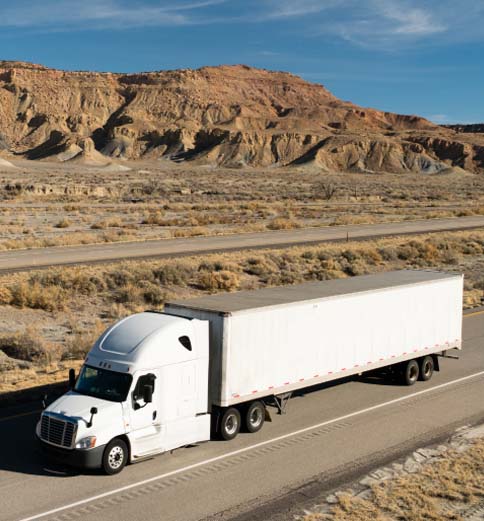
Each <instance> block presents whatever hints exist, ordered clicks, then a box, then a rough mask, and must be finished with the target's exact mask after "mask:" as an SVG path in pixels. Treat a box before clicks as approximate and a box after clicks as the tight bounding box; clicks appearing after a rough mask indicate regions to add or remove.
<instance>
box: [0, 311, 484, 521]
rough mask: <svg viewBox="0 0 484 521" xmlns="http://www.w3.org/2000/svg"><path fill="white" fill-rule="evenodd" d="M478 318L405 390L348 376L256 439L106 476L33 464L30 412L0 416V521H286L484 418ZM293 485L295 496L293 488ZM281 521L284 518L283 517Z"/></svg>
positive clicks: (292, 408)
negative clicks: (433, 369) (316, 498)
mask: <svg viewBox="0 0 484 521" xmlns="http://www.w3.org/2000/svg"><path fill="white" fill-rule="evenodd" d="M483 397H484V311H481V312H475V313H472V314H469V315H467V316H466V317H465V318H464V348H463V351H462V352H461V358H460V360H449V359H443V360H441V371H440V372H439V373H436V374H435V375H434V377H433V379H432V380H431V381H430V382H426V383H424V382H418V383H417V384H416V385H415V386H413V387H402V386H398V385H394V384H387V383H385V382H383V381H381V380H377V379H371V380H370V379H364V378H360V379H358V378H357V379H354V380H349V381H346V382H342V383H339V384H337V385H326V386H322V387H320V388H318V389H316V390H311V391H310V392H309V391H308V392H306V394H305V395H301V396H298V397H295V398H293V399H292V400H291V401H290V402H289V407H288V412H287V414H286V415H284V416H278V415H273V421H272V422H271V423H266V425H265V426H264V428H263V429H262V431H260V432H259V433H257V434H241V435H239V436H238V437H237V438H236V439H235V440H233V441H231V442H216V441H213V442H209V443H205V444H201V445H200V446H196V447H190V448H185V449H179V450H177V451H175V452H174V453H173V454H167V455H164V456H159V457H157V458H154V459H152V460H149V461H145V462H142V463H139V464H136V465H131V466H128V467H127V468H125V469H124V471H123V472H122V473H121V474H119V475H118V476H112V477H108V476H104V475H101V474H99V473H95V472H92V473H90V474H82V473H77V472H76V471H73V470H69V469H67V468H63V467H59V466H56V465H53V464H49V463H47V462H45V460H44V459H43V458H42V456H41V455H40V454H39V453H38V452H37V450H36V448H35V445H34V442H33V430H34V425H35V422H36V420H37V418H38V412H32V410H31V409H32V405H30V406H24V407H23V408H22V407H17V408H15V409H10V410H7V409H4V410H2V411H1V412H0V414H1V415H2V418H1V419H0V441H1V444H0V446H1V451H2V452H1V454H0V519H2V521H12V520H27V519H29V520H31V521H33V520H34V519H42V520H46V519H50V520H53V519H61V520H62V521H70V520H71V519H72V520H74V519H82V520H83V521H85V520H87V521H94V520H103V521H104V520H106V521H110V520H113V521H124V520H128V519H129V520H134V521H136V520H140V521H141V520H142V521H146V519H160V520H161V519H163V521H192V520H193V521H195V520H202V519H206V520H208V519H210V520H218V521H221V520H229V519H230V520H234V519H237V520H240V521H242V520H250V521H256V520H257V519H261V520H262V519H264V520H265V521H267V520H269V519H275V518H274V517H273V516H276V517H277V519H289V518H285V517H278V516H279V514H278V513H280V512H284V513H286V514H287V512H290V511H291V508H294V504H295V503H297V502H298V501H299V500H302V499H304V498H305V499H306V500H307V496H308V493H305V490H310V491H311V493H317V492H318V491H321V490H327V489H330V488H332V487H333V486H335V485H337V484H338V483H341V482H345V481H347V480H349V479H351V478H353V477H355V476H357V475H358V474H359V473H360V472H363V471H364V470H369V469H370V468H372V467H374V466H378V465H380V464H382V463H385V462H387V461H390V460H391V459H393V458H395V457H398V456H401V455H404V454H405V453H406V452H409V451H411V450H413V449H415V448H416V447H419V446H422V445H425V444H427V443H429V442H432V441H434V440H437V439H442V437H443V436H446V435H448V434H449V433H450V432H452V431H453V430H454V429H455V428H456V427H459V426H461V425H464V424H469V423H476V422H479V421H484V400H483ZM301 487H302V488H301ZM284 515H285V514H284Z"/></svg>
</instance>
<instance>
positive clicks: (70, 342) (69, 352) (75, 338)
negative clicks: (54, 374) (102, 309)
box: [62, 320, 106, 360]
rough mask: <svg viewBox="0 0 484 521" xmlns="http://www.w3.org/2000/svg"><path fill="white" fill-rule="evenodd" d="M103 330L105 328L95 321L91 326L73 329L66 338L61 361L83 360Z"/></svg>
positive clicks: (98, 321)
mask: <svg viewBox="0 0 484 521" xmlns="http://www.w3.org/2000/svg"><path fill="white" fill-rule="evenodd" d="M105 329H106V326H105V325H104V324H103V323H102V322H101V321H100V320H96V322H95V323H94V324H93V325H92V326H79V327H76V328H74V329H73V330H72V331H71V334H70V336H69V337H68V338H67V341H66V345H65V348H64V352H63V353H62V360H80V359H83V358H84V357H85V356H86V354H87V353H88V352H89V351H90V349H91V347H92V346H93V345H94V342H95V341H96V340H97V339H98V338H99V336H100V335H101V333H102V332H103V331H104V330H105Z"/></svg>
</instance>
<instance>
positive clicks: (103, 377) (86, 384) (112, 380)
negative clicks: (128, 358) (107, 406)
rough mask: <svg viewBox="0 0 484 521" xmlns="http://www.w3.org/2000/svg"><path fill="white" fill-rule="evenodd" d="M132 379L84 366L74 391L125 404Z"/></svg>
mask: <svg viewBox="0 0 484 521" xmlns="http://www.w3.org/2000/svg"><path fill="white" fill-rule="evenodd" d="M132 379H133V377H132V376H131V375H130V374H123V373H116V372H115V371H108V370H107V369H100V368H97V367H91V366H90V365H84V366H83V367H82V369H81V373H80V374H79V378H78V379H77V382H76V386H75V387H74V391H76V392H77V393H79V394H87V395H88V396H94V397H96V398H102V399H103V400H109V401H111V402H123V401H124V400H126V397H127V396H128V391H129V388H130V386H131V381H132Z"/></svg>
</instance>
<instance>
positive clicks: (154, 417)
mask: <svg viewBox="0 0 484 521" xmlns="http://www.w3.org/2000/svg"><path fill="white" fill-rule="evenodd" d="M156 414H157V412H156V411H153V421H154V420H156Z"/></svg>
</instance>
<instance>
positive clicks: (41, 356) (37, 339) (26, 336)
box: [0, 326, 60, 365]
mask: <svg viewBox="0 0 484 521" xmlns="http://www.w3.org/2000/svg"><path fill="white" fill-rule="evenodd" d="M0 349H1V350H2V351H3V352H4V353H5V354H6V355H7V356H9V357H11V358H15V359H18V360H24V361H27V362H34V363H36V364H38V365H46V364H51V363H53V362H57V361H58V360H59V359H60V352H59V350H58V349H57V346H55V345H53V344H52V343H49V342H47V341H46V340H45V339H43V338H42V335H41V334H40V332H39V330H37V329H36V328H35V327H33V326H30V327H28V328H27V329H26V330H25V331H23V332H21V333H14V334H10V335H2V336H0Z"/></svg>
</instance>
